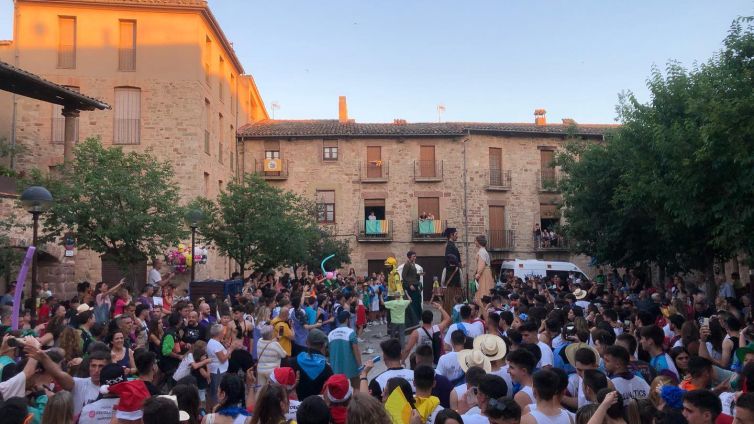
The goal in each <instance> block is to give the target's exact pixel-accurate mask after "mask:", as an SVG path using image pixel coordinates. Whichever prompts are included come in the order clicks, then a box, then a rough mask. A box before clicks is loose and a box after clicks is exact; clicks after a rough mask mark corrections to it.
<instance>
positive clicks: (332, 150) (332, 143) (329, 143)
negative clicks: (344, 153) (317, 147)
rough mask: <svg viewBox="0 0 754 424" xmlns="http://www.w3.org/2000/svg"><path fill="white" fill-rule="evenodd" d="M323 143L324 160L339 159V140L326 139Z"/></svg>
mask: <svg viewBox="0 0 754 424" xmlns="http://www.w3.org/2000/svg"><path fill="white" fill-rule="evenodd" d="M322 144H323V147H322V160H338V140H324V141H323V142H322Z"/></svg>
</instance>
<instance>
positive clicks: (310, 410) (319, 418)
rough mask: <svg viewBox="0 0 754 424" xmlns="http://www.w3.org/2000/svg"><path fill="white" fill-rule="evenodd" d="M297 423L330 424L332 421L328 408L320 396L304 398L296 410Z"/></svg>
mask: <svg viewBox="0 0 754 424" xmlns="http://www.w3.org/2000/svg"><path fill="white" fill-rule="evenodd" d="M296 422H297V424H330V423H331V422H334V421H333V419H332V415H330V408H329V407H328V406H327V404H326V403H325V401H324V399H323V398H322V397H320V396H309V397H307V398H305V399H304V400H303V401H302V402H301V404H300V405H299V407H298V411H296Z"/></svg>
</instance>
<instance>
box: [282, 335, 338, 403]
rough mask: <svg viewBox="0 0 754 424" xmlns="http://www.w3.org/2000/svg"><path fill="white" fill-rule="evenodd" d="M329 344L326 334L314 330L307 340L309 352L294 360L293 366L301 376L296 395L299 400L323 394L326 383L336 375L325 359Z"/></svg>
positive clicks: (302, 353)
mask: <svg viewBox="0 0 754 424" xmlns="http://www.w3.org/2000/svg"><path fill="white" fill-rule="evenodd" d="M327 342H328V339H327V335H326V334H325V333H323V332H322V331H321V330H318V329H312V330H311V331H309V335H308V336H307V339H306V345H307V347H308V349H307V351H306V352H301V353H299V354H298V356H296V357H295V358H293V360H292V363H291V366H292V368H293V369H294V370H296V372H297V373H298V375H299V384H297V385H296V395H297V397H298V398H299V399H306V398H308V397H309V396H317V395H319V394H320V393H322V388H323V387H324V385H325V381H327V379H328V378H330V376H331V375H333V374H334V372H333V369H332V366H331V365H330V364H328V363H327V357H325V354H326V353H327Z"/></svg>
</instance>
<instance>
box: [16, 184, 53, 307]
mask: <svg viewBox="0 0 754 424" xmlns="http://www.w3.org/2000/svg"><path fill="white" fill-rule="evenodd" d="M52 201H53V200H52V194H50V192H49V191H48V190H47V189H46V188H44V187H42V186H31V187H29V188H27V189H26V190H24V192H23V193H21V203H22V204H23V205H24V208H26V210H27V211H29V213H31V216H32V218H33V219H34V232H33V236H32V242H31V243H32V245H33V246H34V248H35V250H34V256H33V257H32V263H31V296H32V298H33V297H34V295H35V293H36V292H37V256H38V253H37V251H36V247H37V228H38V227H39V214H40V213H42V212H43V211H44V210H45V209H47V208H48V207H49V206H50V204H52ZM36 309H37V305H36V302H34V303H33V304H32V314H33V315H36Z"/></svg>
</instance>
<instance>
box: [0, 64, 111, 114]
mask: <svg viewBox="0 0 754 424" xmlns="http://www.w3.org/2000/svg"><path fill="white" fill-rule="evenodd" d="M0 90H4V91H10V92H11V93H16V94H20V95H22V96H26V97H31V98H34V99H38V100H42V101H45V102H50V103H55V104H59V105H62V106H69V107H73V108H75V109H78V110H94V109H110V105H108V104H107V103H105V102H103V101H100V100H97V99H95V98H94V97H89V96H86V95H83V94H81V93H79V92H77V91H73V90H71V89H70V88H68V87H64V86H62V85H59V84H55V83H54V82H52V81H48V80H46V79H44V78H42V77H40V76H39V75H36V74H32V73H31V72H29V71H25V70H23V69H21V68H16V67H15V66H13V65H11V64H10V63H6V62H3V61H0Z"/></svg>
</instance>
